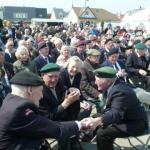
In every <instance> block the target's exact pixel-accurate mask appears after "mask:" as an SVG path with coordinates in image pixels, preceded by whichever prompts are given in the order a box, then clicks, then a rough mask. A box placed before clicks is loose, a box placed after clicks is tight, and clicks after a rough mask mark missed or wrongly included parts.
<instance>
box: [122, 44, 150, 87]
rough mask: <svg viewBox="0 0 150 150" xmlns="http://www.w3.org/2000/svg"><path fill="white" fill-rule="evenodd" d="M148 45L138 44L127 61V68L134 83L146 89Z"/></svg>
mask: <svg viewBox="0 0 150 150" xmlns="http://www.w3.org/2000/svg"><path fill="white" fill-rule="evenodd" d="M145 48H146V45H145V44H144V43H138V44H136V45H135V51H133V52H132V53H131V54H130V55H129V56H128V57H127V60H126V64H125V68H126V71H127V73H128V76H129V78H130V79H131V80H132V82H133V83H134V84H135V85H136V86H139V87H141V88H146V87H147V86H148V85H147V81H148V80H147V71H148V66H149V61H148V60H147V59H146V55H145V54H146V50H145Z"/></svg>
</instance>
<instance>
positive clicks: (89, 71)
mask: <svg viewBox="0 0 150 150" xmlns="http://www.w3.org/2000/svg"><path fill="white" fill-rule="evenodd" d="M86 54H87V58H86V59H85V61H84V62H83V65H82V68H81V74H82V78H81V83H80V89H81V93H82V94H83V96H84V97H85V99H86V100H87V101H90V102H92V103H94V104H95V105H96V108H97V111H100V110H101V103H100V101H99V96H100V93H99V91H98V88H97V85H96V84H95V77H94V74H93V71H94V69H97V68H99V67H100V65H99V59H100V52H99V51H98V50H96V49H89V50H88V51H87V52H86Z"/></svg>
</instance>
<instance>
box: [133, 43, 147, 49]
mask: <svg viewBox="0 0 150 150" xmlns="http://www.w3.org/2000/svg"><path fill="white" fill-rule="evenodd" d="M135 48H136V49H145V48H146V45H145V44H144V43H138V44H136V45H135Z"/></svg>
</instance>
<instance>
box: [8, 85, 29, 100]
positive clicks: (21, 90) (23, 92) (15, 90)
mask: <svg viewBox="0 0 150 150" xmlns="http://www.w3.org/2000/svg"><path fill="white" fill-rule="evenodd" d="M27 88H28V87H27V86H22V85H16V84H12V85H11V89H12V92H11V93H12V94H14V95H17V96H20V97H26V96H27Z"/></svg>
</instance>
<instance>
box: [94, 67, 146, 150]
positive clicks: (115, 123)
mask: <svg viewBox="0 0 150 150" xmlns="http://www.w3.org/2000/svg"><path fill="white" fill-rule="evenodd" d="M94 73H95V76H96V77H95V78H96V81H95V82H96V84H97V86H98V90H99V91H102V92H103V93H107V99H106V105H105V109H104V111H103V112H102V113H101V115H100V116H99V117H97V121H96V122H93V124H95V125H96V126H97V125H98V124H99V125H100V127H99V129H98V131H97V149H98V150H113V142H114V140H115V139H116V138H117V137H128V136H137V135H141V134H143V133H144V132H145V130H146V129H147V127H148V122H147V116H146V112H145V110H144V108H143V107H142V106H141V104H140V102H139V99H138V98H137V96H136V94H135V92H134V91H133V89H132V88H131V86H130V85H129V84H127V83H126V82H124V81H122V80H121V81H120V80H119V79H118V78H116V71H115V70H114V69H113V68H112V67H102V68H99V69H96V70H95V71H94Z"/></svg>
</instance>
